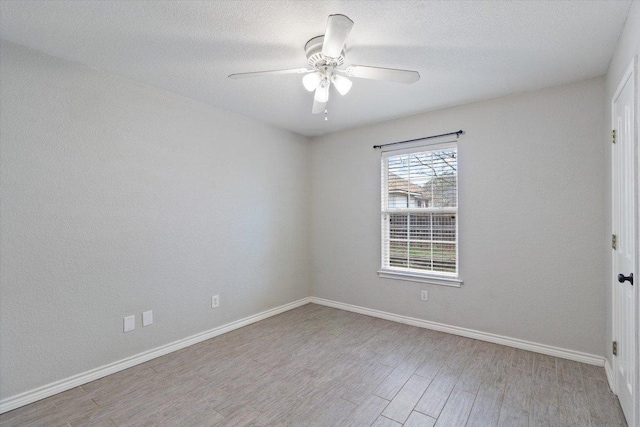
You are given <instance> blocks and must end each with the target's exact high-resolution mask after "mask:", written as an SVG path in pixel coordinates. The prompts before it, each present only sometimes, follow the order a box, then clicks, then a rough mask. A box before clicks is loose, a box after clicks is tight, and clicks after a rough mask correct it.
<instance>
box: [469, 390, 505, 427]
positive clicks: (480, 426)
mask: <svg viewBox="0 0 640 427" xmlns="http://www.w3.org/2000/svg"><path fill="white" fill-rule="evenodd" d="M503 393H504V391H503V390H502V389H501V388H498V387H495V386H485V387H481V388H480V390H479V391H478V394H477V396H476V400H475V402H474V403H473V408H472V409H471V413H470V414H469V420H468V421H467V425H466V427H491V426H495V425H497V424H498V420H499V419H500V407H501V406H502V395H503Z"/></svg>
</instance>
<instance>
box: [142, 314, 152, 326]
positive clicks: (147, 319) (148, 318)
mask: <svg viewBox="0 0 640 427" xmlns="http://www.w3.org/2000/svg"><path fill="white" fill-rule="evenodd" d="M149 325H153V310H149V311H145V312H144V313H142V326H149Z"/></svg>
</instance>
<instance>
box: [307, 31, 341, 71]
mask: <svg viewBox="0 0 640 427" xmlns="http://www.w3.org/2000/svg"><path fill="white" fill-rule="evenodd" d="M323 43H324V36H317V37H314V38H312V39H311V40H309V41H308V42H307V44H305V45H304V52H305V54H306V55H307V61H309V65H311V66H312V67H315V68H319V67H321V66H323V65H333V66H334V67H337V66H340V65H342V64H343V63H344V54H345V49H346V45H345V47H344V48H343V49H342V52H340V56H338V57H337V58H329V57H326V56H324V54H323V53H322V45H323Z"/></svg>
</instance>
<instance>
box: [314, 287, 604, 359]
mask: <svg viewBox="0 0 640 427" xmlns="http://www.w3.org/2000/svg"><path fill="white" fill-rule="evenodd" d="M311 302H312V303H314V304H320V305H326V306H328V307H333V308H339V309H341V310H347V311H352V312H354V313H360V314H365V315H367V316H372V317H378V318H380V319H386V320H391V321H394V322H399V323H405V324H407V325H412V326H419V327H421V328H426V329H432V330H434V331H440V332H446V333H448V334H454V335H460V336H463V337H467V338H473V339H477V340H481V341H487V342H492V343H495V344H502V345H506V346H509V347H515V348H519V349H522V350H529V351H533V352H536V353H542V354H547V355H549V356H555V357H560V358H562V359H569V360H575V361H577V362H582V363H587V364H590V365H597V366H604V365H605V358H604V357H602V356H596V355H594V354H589V353H583V352H580V351H575V350H568V349H564V348H560V347H554V346H550V345H546V344H539V343H535V342H531V341H525V340H521V339H518V338H510V337H505V336H503V335H496V334H492V333H488V332H482V331H476V330H474V329H467V328H461V327H459V326H451V325H446V324H444V323H437V322H431V321H429V320H422V319H416V318H415V317H408V316H402V315H399V314H393V313H388V312H385V311H380V310H374V309H371V308H365V307H360V306H357V305H352V304H345V303H342V302H337V301H331V300H327V299H323V298H316V297H311Z"/></svg>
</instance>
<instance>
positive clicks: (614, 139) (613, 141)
mask: <svg viewBox="0 0 640 427" xmlns="http://www.w3.org/2000/svg"><path fill="white" fill-rule="evenodd" d="M611 142H612V143H614V144H615V143H616V130H615V129H613V130H612V131H611Z"/></svg>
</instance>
